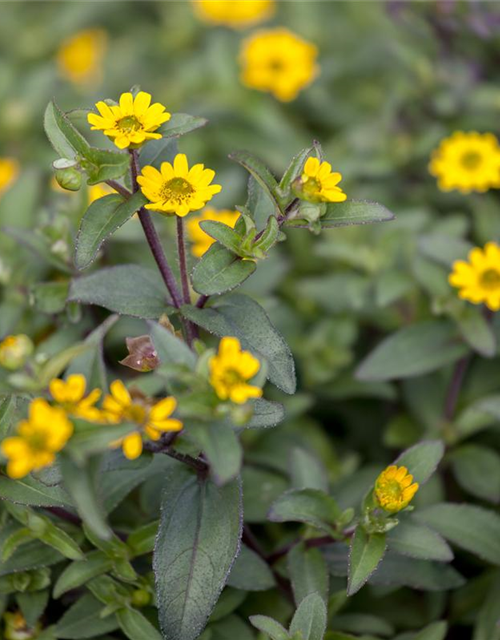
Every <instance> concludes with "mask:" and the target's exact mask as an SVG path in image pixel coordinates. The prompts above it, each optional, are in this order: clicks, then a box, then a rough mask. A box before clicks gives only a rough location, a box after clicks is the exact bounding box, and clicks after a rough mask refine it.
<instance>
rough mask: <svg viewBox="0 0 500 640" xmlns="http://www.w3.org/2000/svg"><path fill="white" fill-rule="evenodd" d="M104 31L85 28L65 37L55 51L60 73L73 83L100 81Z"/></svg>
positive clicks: (104, 42)
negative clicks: (56, 51)
mask: <svg viewBox="0 0 500 640" xmlns="http://www.w3.org/2000/svg"><path fill="white" fill-rule="evenodd" d="M106 40H107V36H106V32H105V31H103V30H102V29H86V30H85V31H80V32H78V33H76V34H75V35H73V36H71V37H70V38H67V39H66V40H65V41H64V42H63V43H62V45H61V47H60V49H59V51H58V53H57V62H58V65H59V70H60V72H61V75H62V76H64V77H65V78H67V79H68V80H70V81H71V82H75V83H85V82H94V83H95V82H96V81H100V76H101V63H102V58H103V56H104V53H105V51H106Z"/></svg>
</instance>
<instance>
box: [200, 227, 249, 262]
mask: <svg viewBox="0 0 500 640" xmlns="http://www.w3.org/2000/svg"><path fill="white" fill-rule="evenodd" d="M200 227H201V228H202V229H203V231H204V232H205V233H206V234H208V235H209V236H210V237H211V238H213V239H214V240H217V242H220V244H221V245H222V246H224V247H226V249H228V250H229V251H232V252H233V253H235V254H236V255H239V248H240V245H241V240H242V238H241V236H240V235H238V234H237V233H236V231H235V230H234V229H233V228H232V227H230V226H229V225H227V224H224V223H222V222H218V221H217V220H203V221H202V222H200Z"/></svg>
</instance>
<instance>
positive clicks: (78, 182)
mask: <svg viewBox="0 0 500 640" xmlns="http://www.w3.org/2000/svg"><path fill="white" fill-rule="evenodd" d="M55 176H56V180H57V184H58V185H59V186H60V187H62V188H63V189H66V190H67V191H78V190H79V189H80V187H81V186H82V174H81V173H80V172H79V171H78V169H75V167H68V168H67V169H57V170H56V173H55Z"/></svg>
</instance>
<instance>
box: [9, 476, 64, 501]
mask: <svg viewBox="0 0 500 640" xmlns="http://www.w3.org/2000/svg"><path fill="white" fill-rule="evenodd" d="M0 498H2V499H6V500H10V501H11V502H16V503H17V504H24V505H31V506H34V507H66V506H69V505H71V498H70V497H69V496H68V494H67V493H66V491H64V489H62V488H61V487H58V486H53V487H52V486H47V485H45V484H43V483H41V482H38V481H37V480H36V479H35V478H34V477H33V476H26V477H25V478H21V479H19V480H12V479H11V478H7V477H6V476H0Z"/></svg>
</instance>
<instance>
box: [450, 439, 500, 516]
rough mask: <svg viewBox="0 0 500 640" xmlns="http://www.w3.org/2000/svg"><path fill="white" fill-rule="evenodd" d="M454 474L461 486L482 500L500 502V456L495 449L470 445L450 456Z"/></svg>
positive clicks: (460, 448) (456, 450)
mask: <svg viewBox="0 0 500 640" xmlns="http://www.w3.org/2000/svg"><path fill="white" fill-rule="evenodd" d="M450 462H451V465H452V469H453V474H454V476H455V478H456V480H457V482H458V483H459V484H460V486H461V487H462V488H463V489H465V491H468V492H469V493H471V494H472V495H473V496H476V497H477V498H480V499H481V500H488V501H489V502H493V503H495V504H497V503H498V502H500V456H499V455H498V453H496V451H494V450H493V449H489V448H488V447H483V446H481V445H475V444H469V445H464V446H463V447H459V448H458V449H455V451H453V453H452V454H451V456H450Z"/></svg>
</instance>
